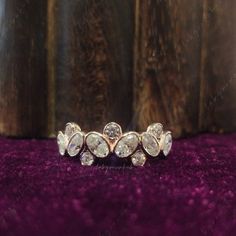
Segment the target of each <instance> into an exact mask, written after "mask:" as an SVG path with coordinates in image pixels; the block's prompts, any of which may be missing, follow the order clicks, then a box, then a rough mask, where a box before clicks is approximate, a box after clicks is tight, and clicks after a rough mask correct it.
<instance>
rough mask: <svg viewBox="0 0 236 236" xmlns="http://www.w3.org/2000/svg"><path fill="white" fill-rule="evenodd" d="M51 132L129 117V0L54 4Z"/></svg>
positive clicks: (125, 121)
mask: <svg viewBox="0 0 236 236" xmlns="http://www.w3.org/2000/svg"><path fill="white" fill-rule="evenodd" d="M54 8H55V9H56V11H54V19H53V20H52V21H51V22H52V23H53V24H55V31H54V34H55V37H54V41H53V40H52V41H51V45H52V47H54V53H53V54H54V56H53V55H52V56H51V57H52V58H53V57H54V58H55V66H54V67H55V68H54V69H55V73H52V74H51V76H54V81H55V85H56V90H55V107H56V116H55V124H56V129H61V128H62V127H64V124H65V122H68V121H70V120H71V121H76V122H78V123H79V124H80V125H81V126H82V128H84V129H99V128H102V127H103V126H104V124H105V123H106V122H108V121H109V120H114V121H117V122H119V123H121V124H122V125H123V126H127V124H129V122H130V120H131V116H132V50H133V49H132V48H133V19H134V17H133V5H132V1H118V0H114V1H108V0H99V1H95V0H88V1H80V0H74V1H67V0H62V1H55V6H54Z"/></svg>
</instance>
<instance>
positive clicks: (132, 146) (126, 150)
mask: <svg viewBox="0 0 236 236" xmlns="http://www.w3.org/2000/svg"><path fill="white" fill-rule="evenodd" d="M138 144H139V137H138V135H137V134H136V133H134V132H130V133H127V134H124V135H123V136H122V137H121V138H120V140H119V141H118V142H117V144H116V146H115V149H114V151H115V154H116V155H117V156H118V157H121V158H124V157H128V156H130V155H131V154H132V153H133V152H134V151H135V150H136V148H137V147H138Z"/></svg>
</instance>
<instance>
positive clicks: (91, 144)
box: [86, 132, 110, 158]
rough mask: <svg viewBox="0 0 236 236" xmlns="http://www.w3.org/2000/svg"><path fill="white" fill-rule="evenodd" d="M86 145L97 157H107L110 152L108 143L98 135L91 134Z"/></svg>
mask: <svg viewBox="0 0 236 236" xmlns="http://www.w3.org/2000/svg"><path fill="white" fill-rule="evenodd" d="M86 144H87V146H88V149H89V150H90V151H91V152H92V154H94V155H95V156H96V157H101V158H103V157H106V156H107V155H108V154H109V152H110V149H109V146H108V143H107V141H106V140H105V139H104V138H103V137H102V136H101V135H100V134H98V133H94V132H92V133H89V134H88V135H87V138H86Z"/></svg>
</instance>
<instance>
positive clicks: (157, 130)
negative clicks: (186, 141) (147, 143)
mask: <svg viewBox="0 0 236 236" xmlns="http://www.w3.org/2000/svg"><path fill="white" fill-rule="evenodd" d="M162 131H163V125H162V124H160V123H154V124H151V125H149V126H148V128H147V132H148V133H151V134H153V135H154V136H155V137H156V138H160V136H161V134H162Z"/></svg>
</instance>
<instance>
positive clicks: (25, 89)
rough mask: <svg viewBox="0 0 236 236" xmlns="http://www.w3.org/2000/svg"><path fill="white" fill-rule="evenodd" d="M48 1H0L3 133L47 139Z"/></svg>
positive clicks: (0, 69) (0, 78)
mask: <svg viewBox="0 0 236 236" xmlns="http://www.w3.org/2000/svg"><path fill="white" fill-rule="evenodd" d="M46 9H47V6H46V1H44V0H41V1H28V0H7V1H5V0H0V65H1V67H0V96H1V99H0V114H1V115H0V133H1V134H4V135H8V136H46V135H47V68H46V64H47V63H46V55H47V53H46V48H45V40H46Z"/></svg>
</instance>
